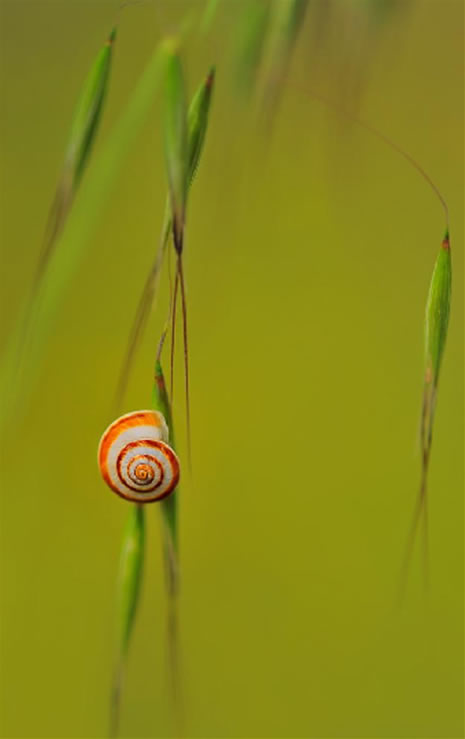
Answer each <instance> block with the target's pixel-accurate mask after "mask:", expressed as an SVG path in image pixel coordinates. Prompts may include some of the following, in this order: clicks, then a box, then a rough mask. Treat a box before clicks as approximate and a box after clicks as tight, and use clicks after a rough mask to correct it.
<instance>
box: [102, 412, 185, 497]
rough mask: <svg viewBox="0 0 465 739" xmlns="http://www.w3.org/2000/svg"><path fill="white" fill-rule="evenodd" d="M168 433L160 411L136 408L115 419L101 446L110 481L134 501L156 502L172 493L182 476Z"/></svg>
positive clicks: (117, 489)
mask: <svg viewBox="0 0 465 739" xmlns="http://www.w3.org/2000/svg"><path fill="white" fill-rule="evenodd" d="M168 434H169V432H168V427H167V425H166V421H165V419H164V417H163V415H162V414H161V413H159V412H158V411H133V412H132V413H126V415H124V416H121V417H120V418H117V419H116V421H113V423H112V424H110V426H109V427H108V428H107V430H106V431H105V432H104V433H103V435H102V438H101V439H100V444H99V448H98V464H99V467H100V472H101V473H102V477H103V479H104V480H105V482H106V483H107V485H109V487H110V488H111V489H112V490H114V492H115V493H117V494H118V495H120V496H121V497H122V498H125V499H126V500H131V501H133V502H134V503H152V502H153V501H155V500H161V499H162V498H165V497H166V496H167V495H169V494H170V493H172V492H173V490H174V489H175V487H176V485H177V484H178V480H179V460H178V458H177V456H176V454H175V453H174V451H173V450H172V449H171V447H170V446H168V444H167V441H168Z"/></svg>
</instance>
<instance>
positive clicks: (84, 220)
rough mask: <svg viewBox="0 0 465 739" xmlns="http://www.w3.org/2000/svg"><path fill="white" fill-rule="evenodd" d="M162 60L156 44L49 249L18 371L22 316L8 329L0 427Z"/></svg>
mask: <svg viewBox="0 0 465 739" xmlns="http://www.w3.org/2000/svg"><path fill="white" fill-rule="evenodd" d="M165 60H166V48H165V45H164V44H160V45H158V46H157V47H156V49H155V51H154V53H153V55H152V57H151V59H150V60H149V62H148V64H147V66H146V68H145V70H144V72H143V73H142V75H141V77H140V79H139V81H138V83H137V85H136V87H135V89H134V91H133V93H132V95H131V97H130V99H129V101H128V103H127V105H126V106H125V108H124V110H123V112H122V113H121V114H120V117H119V119H118V120H117V122H116V124H115V125H114V126H113V128H112V130H111V132H110V134H109V135H108V137H107V139H106V141H105V142H104V143H103V144H102V148H101V150H100V151H99V152H98V153H97V155H96V156H95V158H94V161H93V163H92V164H91V166H90V167H89V172H88V175H87V177H86V178H85V180H83V181H82V184H81V187H80V188H79V192H78V194H77V197H76V199H75V202H74V205H73V208H72V209H71V210H70V212H69V215H68V218H67V219H66V222H65V224H64V227H63V230H62V233H61V235H60V237H59V239H58V241H57V244H56V248H55V249H54V251H53V253H52V254H51V257H50V261H49V266H48V270H47V271H46V272H45V273H44V275H43V279H42V280H41V283H40V286H39V289H38V294H37V301H36V305H35V310H34V315H33V317H32V318H33V322H32V323H33V328H34V331H31V340H30V341H29V342H28V352H27V360H28V361H27V364H26V363H24V367H23V368H22V372H21V376H20V373H19V372H18V371H17V357H18V346H19V345H20V337H21V327H22V325H23V320H20V322H19V324H18V325H17V327H16V328H15V329H14V330H13V331H12V333H11V337H10V341H9V343H8V345H7V347H6V349H5V352H4V355H3V357H2V362H1V367H0V385H1V387H2V392H3V394H4V395H3V399H2V405H4V411H3V413H2V420H1V424H2V428H6V427H8V424H9V423H10V422H11V420H12V418H13V415H14V416H15V417H18V416H19V414H20V411H21V410H22V408H23V407H24V405H25V403H26V401H27V399H28V397H29V394H30V393H31V392H32V390H33V388H34V382H35V381H36V379H37V377H38V376H40V375H39V372H38V367H39V364H40V360H41V358H42V355H43V352H44V349H45V346H46V340H47V338H48V335H49V332H50V328H51V325H52V322H53V319H54V317H55V315H56V312H57V308H58V306H59V303H60V300H61V298H62V296H63V293H64V291H65V288H66V287H67V285H68V282H69V280H70V279H71V278H72V276H73V274H74V273H75V271H76V269H77V267H78V265H79V262H80V260H81V258H82V256H83V253H84V251H85V248H86V246H88V245H89V243H90V239H91V236H92V232H93V230H94V228H95V226H96V223H97V221H98V218H99V217H100V216H101V214H102V211H103V209H104V207H105V205H106V203H107V200H108V198H109V195H110V192H111V189H112V187H113V186H114V184H115V182H116V179H117V176H118V173H119V171H120V169H121V166H122V164H123V162H124V159H125V157H126V156H127V154H128V152H129V149H130V147H131V145H132V143H133V141H134V140H135V138H136V137H137V134H138V133H139V131H140V130H141V128H142V125H143V123H144V121H145V119H146V118H147V115H148V113H149V110H150V107H151V105H152V102H153V99H154V95H155V93H156V92H157V91H158V89H159V85H160V83H161V79H162V73H163V69H164V61H165ZM31 328H32V327H31Z"/></svg>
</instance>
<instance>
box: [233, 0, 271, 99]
mask: <svg viewBox="0 0 465 739" xmlns="http://www.w3.org/2000/svg"><path fill="white" fill-rule="evenodd" d="M270 11H271V4H270V2H264V1H263V0H252V1H251V2H248V3H247V4H246V6H245V7H244V9H243V11H242V13H241V17H240V18H239V26H238V36H237V41H236V55H237V76H238V83H239V87H240V89H241V90H242V91H243V93H244V94H245V95H249V94H250V93H251V92H252V90H253V88H254V87H255V83H256V79H257V73H258V70H259V67H260V63H261V61H262V57H263V51H264V48H265V41H266V38H267V32H268V27H269V22H270Z"/></svg>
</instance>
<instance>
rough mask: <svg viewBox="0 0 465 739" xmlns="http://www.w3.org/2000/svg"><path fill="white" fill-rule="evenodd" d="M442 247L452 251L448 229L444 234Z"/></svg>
mask: <svg viewBox="0 0 465 739" xmlns="http://www.w3.org/2000/svg"><path fill="white" fill-rule="evenodd" d="M441 246H442V248H443V249H450V241H449V229H446V233H445V234H444V238H443V240H442V244H441Z"/></svg>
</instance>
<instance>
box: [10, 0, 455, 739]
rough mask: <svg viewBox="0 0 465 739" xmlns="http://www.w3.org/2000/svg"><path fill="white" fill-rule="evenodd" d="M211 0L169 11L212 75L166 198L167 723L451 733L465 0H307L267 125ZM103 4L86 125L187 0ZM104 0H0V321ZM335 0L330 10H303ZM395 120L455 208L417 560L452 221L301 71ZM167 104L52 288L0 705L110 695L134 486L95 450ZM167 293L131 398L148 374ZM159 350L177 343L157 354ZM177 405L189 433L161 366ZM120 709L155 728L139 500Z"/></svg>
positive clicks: (70, 711) (21, 707)
mask: <svg viewBox="0 0 465 739" xmlns="http://www.w3.org/2000/svg"><path fill="white" fill-rule="evenodd" d="M241 5H242V3H241V2H239V1H238V2H235V0H225V2H223V4H222V7H221V6H220V10H219V14H218V17H217V19H216V22H215V25H214V27H213V32H212V33H211V35H210V36H208V37H207V38H204V39H203V40H199V39H196V38H195V36H194V35H193V34H191V35H190V36H189V39H188V42H187V46H186V50H185V62H186V69H187V76H188V81H189V86H190V89H191V90H193V89H194V87H195V86H196V85H197V83H198V81H199V80H200V79H201V77H202V76H203V74H204V72H205V70H206V69H207V68H208V66H209V65H210V63H211V62H214V61H216V62H217V73H218V76H217V87H216V91H215V99H214V105H213V110H212V116H211V124H210V131H209V134H208V140H207V145H206V149H205V152H204V158H203V160H202V163H201V167H200V170H199V176H198V180H197V181H196V183H195V187H194V188H193V190H192V198H191V201H190V206H189V214H188V236H187V246H186V273H187V279H188V292H189V311H190V316H189V317H190V342H191V373H192V374H191V377H192V419H193V420H192V426H193V458H194V473H193V481H192V483H190V482H189V481H188V479H187V478H188V476H187V475H184V485H183V491H182V493H183V495H182V503H181V549H182V597H181V623H182V636H181V640H182V655H183V668H184V693H185V715H186V722H185V723H186V726H185V731H186V735H187V736H192V737H226V736H227V737H443V738H445V737H460V736H462V735H463V687H464V686H463V671H464V670H463V668H464V662H463V655H464V649H463V647H464V644H463V629H464V588H463V574H464V573H463V553H464V552H463V549H464V546H463V543H464V536H463V533H464V532H463V449H464V444H463V441H464V439H463V377H464V366H463V329H464V327H463V251H462V246H463V201H464V172H463V160H464V156H463V155H464V150H463V130H464V105H463V104H464V99H463V87H464V74H463V4H462V2H460V0H442V1H441V2H440V1H439V0H411V1H409V2H407V1H404V2H397V3H386V2H384V3H379V9H380V12H379V14H376V15H371V16H370V15H367V14H368V12H369V5H370V4H369V3H368V2H364V3H362V2H359V3H357V2H355V0H352V1H351V2H345V1H343V0H340V1H339V2H334V3H332V4H329V3H326V4H325V3H316V4H315V5H314V6H313V7H312V9H311V12H309V14H308V16H307V19H306V24H305V28H304V30H303V32H302V35H301V37H300V39H299V43H298V47H297V50H296V54H295V56H294V58H293V62H292V67H291V71H290V78H289V80H288V85H287V87H286V90H285V94H284V95H283V98H282V100H281V104H280V107H279V111H278V114H277V116H276V119H275V121H274V126H273V128H272V131H271V136H270V138H266V137H265V135H264V129H263V126H261V125H260V123H259V120H258V118H257V110H256V109H257V105H256V101H254V102H251V103H250V105H249V106H248V107H247V105H246V106H244V105H243V104H242V103H243V101H242V102H241V99H240V97H239V96H238V91H237V86H236V84H235V76H234V20H235V18H236V16H237V13H238V11H239V8H240V7H241ZM202 7H203V3H197V2H191V3H186V2H184V3H181V2H174V3H171V2H168V0H165V2H164V3H163V2H160V3H156V4H155V3H147V4H142V5H139V6H137V7H136V6H135V7H132V8H127V9H126V10H125V11H124V12H123V16H122V22H121V27H120V33H119V37H118V41H117V46H116V48H115V62H114V68H113V75H112V81H111V91H110V95H109V97H108V101H107V108H106V110H105V116H104V120H103V123H102V127H101V130H100V133H99V138H98V142H97V147H99V146H100V144H101V142H102V140H103V139H104V137H105V134H106V133H107V132H108V131H109V130H110V129H111V126H112V124H113V123H114V121H115V120H116V119H117V117H118V114H119V112H120V111H121V110H122V107H123V106H124V103H125V101H126V100H127V98H128V95H129V94H130V91H131V88H132V86H133V85H134V82H135V80H136V79H137V78H138V75H139V74H140V72H141V70H142V69H143V66H144V64H145V62H146V60H147V59H148V57H149V55H150V53H151V50H152V49H153V46H154V43H155V42H156V39H157V38H158V37H159V32H160V29H164V30H173V29H175V28H176V27H177V24H178V22H179V20H180V19H181V18H182V17H183V16H184V15H185V11H186V9H187V8H189V9H190V11H191V12H193V13H194V15H195V13H196V12H197V11H199V10H201V8H202ZM116 8H117V3H116V2H110V1H108V2H104V1H103V0H102V1H101V2H90V1H89V2H83V1H82V2H77V1H76V0H67V1H66V2H65V1H64V0H63V1H62V2H58V1H56V2H47V1H45V0H21V1H19V0H1V3H0V35H1V38H0V42H1V50H0V65H1V69H0V80H1V100H2V116H1V119H0V157H1V161H0V178H1V180H0V186H1V211H0V217H1V249H2V259H1V264H2V291H1V292H2V294H1V320H0V340H1V342H2V346H3V345H5V344H6V341H7V338H8V334H9V332H10V331H11V330H12V329H13V326H14V320H15V316H16V315H17V314H18V312H19V310H20V308H21V305H22V303H23V301H24V299H25V297H26V296H27V294H28V290H29V288H30V285H31V280H32V275H33V272H34V267H35V263H36V259H37V255H38V251H39V247H40V241H41V236H42V232H43V228H44V224H45V217H46V213H47V210H48V206H49V204H50V201H51V198H52V195H53V190H54V186H55V183H56V179H57V176H58V173H59V169H60V164H61V158H62V154H63V150H64V146H65V143H66V136H67V131H68V127H69V122H70V118H71V115H72V111H73V107H74V103H75V100H76V97H77V94H78V92H79V88H80V85H81V83H82V80H83V77H84V76H85V74H86V72H87V69H88V67H89V64H90V62H91V60H92V58H93V57H94V55H95V53H96V51H97V49H98V48H99V46H100V45H101V43H102V40H103V39H104V38H105V35H106V34H107V32H108V30H109V28H110V26H111V23H112V22H113V19H114V15H115V11H116ZM328 9H329V12H328V13H327V14H326V13H325V10H328ZM309 89H313V90H315V91H317V92H318V93H319V94H321V95H323V96H325V97H327V98H329V99H331V100H333V101H335V102H336V103H337V105H339V106H341V107H343V108H348V109H350V110H352V111H353V112H354V113H356V114H358V115H360V116H361V117H362V118H363V119H364V120H366V121H369V122H370V123H372V124H373V125H375V126H377V127H378V128H380V129H381V130H382V131H383V132H385V133H387V134H388V135H389V136H390V137H391V138H392V139H393V140H394V141H396V142H397V143H398V144H400V145H401V146H402V147H403V148H404V149H405V150H407V151H408V152H410V153H411V154H412V155H413V156H414V157H415V159H417V160H418V161H419V162H421V163H422V165H423V166H424V168H425V169H426V170H427V171H428V172H429V173H431V175H432V177H433V179H434V180H435V182H437V183H438V184H439V186H440V187H441V189H442V190H443V192H444V194H445V196H446V198H447V201H448V203H449V207H450V213H451V239H452V249H453V270H454V284H453V303H452V314H451V324H450V332H449V339H448V345H447V350H446V355H445V359H444V364H443V372H442V377H441V387H440V396H439V403H438V412H437V424H436V429H435V439H434V449H433V457H432V463H431V476H430V478H431V479H430V493H431V497H430V539H431V585H430V591H429V594H428V595H427V596H425V595H424V592H423V586H422V570H421V558H420V556H419V552H418V551H417V552H416V554H415V558H414V561H413V567H412V571H411V577H410V580H409V584H408V589H407V596H406V600H405V603H404V606H403V607H402V608H400V607H399V606H398V605H397V602H396V597H397V585H398V580H399V571H400V566H401V560H402V553H403V548H404V545H405V540H406V535H407V531H408V526H409V522H410V517H411V514H412V510H413V505H414V498H415V493H416V487H417V484H418V479H419V455H418V445H417V443H416V442H417V431H418V420H419V410H420V401H421V380H422V352H423V347H422V332H423V314H424V305H425V301H426V295H427V289H428V284H429V279H430V276H431V272H432V269H433V264H434V260H435V257H436V253H437V250H438V248H439V245H440V241H441V238H442V235H443V230H444V217H443V214H442V212H441V209H440V206H439V203H438V202H437V200H436V199H435V197H434V196H433V194H432V193H431V191H430V190H429V188H428V186H427V185H426V183H425V182H424V181H423V180H422V179H421V178H420V177H419V175H418V174H417V173H416V172H415V171H414V170H413V169H412V168H411V167H410V166H409V165H408V164H407V163H406V162H405V161H403V160H402V158H401V157H399V156H398V155H397V154H395V153H394V152H393V151H392V150H390V149H389V148H388V147H387V146H385V145H384V144H383V143H381V142H380V141H379V140H377V139H376V138H375V137H374V136H372V135H371V134H369V133H367V132H366V131H365V130H363V129H361V128H360V127H358V126H356V125H354V124H350V123H347V121H345V120H344V119H342V118H341V117H339V116H337V115H336V114H335V113H334V112H333V111H331V110H329V109H328V108H325V107H324V106H323V105H321V104H320V103H318V102H316V101H315V100H314V99H312V98H311V97H310V96H309V94H308V90H309ZM159 118H160V105H159V103H158V104H156V105H155V106H154V108H153V110H152V114H151V118H150V120H149V121H148V122H147V125H146V126H145V127H144V131H143V134H142V135H141V136H140V137H139V138H138V140H137V143H136V145H135V147H134V148H133V149H132V151H131V154H130V157H129V158H128V159H127V161H126V163H125V165H124V168H123V171H122V174H121V177H120V178H119V180H118V182H117V183H115V188H114V191H113V193H112V196H111V200H110V205H109V207H108V208H107V210H106V211H105V212H104V213H103V214H102V218H101V221H100V224H99V227H98V230H97V231H96V232H95V235H94V237H93V239H92V243H91V244H90V245H89V249H88V251H87V252H86V256H85V258H84V259H83V261H82V263H81V267H80V269H79V272H78V273H77V274H76V275H75V277H74V279H73V281H72V282H71V283H70V284H69V289H68V291H67V295H66V299H65V300H64V301H63V302H62V304H61V306H60V311H59V315H58V317H57V320H56V322H55V324H54V329H53V334H52V336H51V338H50V341H49V343H48V345H47V348H46V352H45V356H44V361H43V363H42V364H41V366H40V367H38V368H37V384H36V387H35V388H34V391H33V396H32V399H31V402H30V403H29V404H28V408H27V413H26V415H25V416H24V417H21V418H20V419H19V421H18V423H17V424H16V425H14V424H13V425H12V427H11V429H10V432H9V434H8V437H7V438H6V440H5V441H4V442H3V446H2V455H1V456H2V465H1V517H0V520H1V542H0V545H1V667H0V679H1V714H0V722H1V723H0V726H1V735H2V736H4V737H68V736H69V737H100V736H104V734H105V731H106V725H107V704H108V695H109V683H110V674H111V667H112V659H113V657H112V645H113V626H114V590H115V577H116V569H117V560H118V555H119V546H120V538H121V532H122V528H123V526H124V522H125V519H126V515H127V507H126V504H125V502H124V501H122V500H120V499H118V498H117V497H116V496H114V495H112V494H111V493H110V492H109V491H108V490H107V489H106V488H105V486H104V484H103V482H102V481H101V480H100V478H99V474H98V469H97V465H96V447H97V443H98V439H99V436H100V434H101V432H102V430H103V429H104V427H105V426H106V425H107V423H108V422H109V421H110V420H112V418H111V416H110V408H111V402H112V397H113V393H114V389H115V384H116V378H117V372H118V369H119V364H120V361H121V358H122V353H123V350H124V345H125V341H126V337H127V334H128V331H129V328H130V324H131V320H132V316H133V312H134V310H135V306H136V303H137V300H138V296H139V293H140V290H141V287H142V284H143V281H144V279H145V274H146V271H147V269H148V267H149V264H150V262H151V259H152V253H153V250H154V247H155V244H156V243H157V239H158V233H159V230H160V226H161V222H162V218H163V209H164V198H165V191H166V183H165V176H164V168H163V165H164V163H163V157H162V148H161V136H160V130H159ZM166 299H167V287H166V285H164V287H163V293H162V298H161V302H160V310H158V311H157V313H156V315H155V316H154V318H153V320H152V322H151V324H150V331H149V332H148V334H147V337H146V340H145V341H144V344H143V346H142V348H141V351H140V352H139V354H138V357H137V363H136V368H135V372H134V375H133V378H132V381H131V385H130V389H129V392H128V395H127V398H126V402H125V405H124V408H122V409H121V410H124V411H126V410H131V409H134V408H139V407H146V406H147V404H148V403H149V402H150V393H151V372H152V365H153V354H154V347H155V345H156V342H157V338H158V334H159V331H160V327H161V325H162V320H163V317H164V310H165V309H164V305H165V304H166ZM179 358H180V357H179ZM176 383H177V384H176V401H177V407H176V413H175V419H176V425H177V435H178V437H180V439H181V456H182V457H183V459H185V439H183V430H184V425H183V423H184V412H183V406H182V402H181V401H182V392H181V388H182V374H181V366H179V367H178V374H177V377H176ZM148 514H149V516H148V518H149V531H148V559H147V567H146V573H145V574H146V577H145V581H144V587H143V593H142V601H141V608H140V611H139V614H138V619H137V624H136V630H135V634H134V639H133V643H132V649H131V653H130V660H129V667H128V676H127V686H126V692H125V696H124V703H123V711H122V724H121V731H122V734H123V735H125V736H131V737H148V736H159V737H163V736H170V735H171V733H172V731H173V729H172V722H171V717H170V709H169V698H168V693H169V691H168V689H167V685H166V654H165V651H164V647H163V639H164V628H165V625H164V618H165V600H164V592H163V571H162V562H161V556H160V550H161V541H160V527H159V520H158V511H157V508H156V506H153V507H152V508H150V509H149V510H148Z"/></svg>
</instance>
